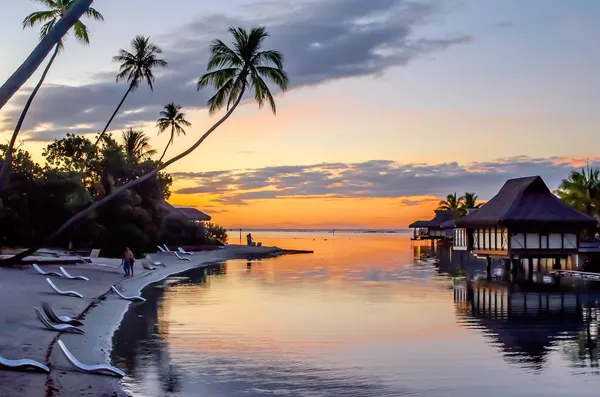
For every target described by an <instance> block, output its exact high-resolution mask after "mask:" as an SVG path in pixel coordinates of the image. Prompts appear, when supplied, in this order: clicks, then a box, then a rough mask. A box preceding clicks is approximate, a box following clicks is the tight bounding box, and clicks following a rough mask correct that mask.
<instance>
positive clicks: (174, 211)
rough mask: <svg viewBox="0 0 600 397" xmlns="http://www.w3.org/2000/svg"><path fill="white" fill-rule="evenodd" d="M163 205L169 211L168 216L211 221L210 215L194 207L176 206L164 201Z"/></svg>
mask: <svg viewBox="0 0 600 397" xmlns="http://www.w3.org/2000/svg"><path fill="white" fill-rule="evenodd" d="M161 207H162V208H163V209H164V210H165V211H167V213H168V215H167V217H168V218H183V219H186V220H189V221H210V219H211V217H210V215H207V214H205V213H204V212H202V211H200V210H197V209H196V208H192V207H174V206H172V205H171V204H169V203H167V202H166V201H164V202H163V203H162V204H161Z"/></svg>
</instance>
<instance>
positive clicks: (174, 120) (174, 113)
mask: <svg viewBox="0 0 600 397" xmlns="http://www.w3.org/2000/svg"><path fill="white" fill-rule="evenodd" d="M191 125H192V124H191V123H190V122H189V121H187V120H186V119H185V114H184V113H183V112H182V111H181V105H175V103H169V104H168V105H165V108H164V109H163V110H161V111H160V118H159V119H158V120H157V121H156V126H157V127H158V133H159V134H160V133H161V132H164V131H165V130H166V129H167V128H169V127H171V137H170V138H169V142H168V143H167V146H165V151H164V152H163V154H162V156H160V159H158V161H159V162H161V161H162V159H163V157H165V154H167V149H168V148H169V145H172V144H173V139H175V133H177V136H179V135H181V134H183V135H185V130H184V129H183V127H191Z"/></svg>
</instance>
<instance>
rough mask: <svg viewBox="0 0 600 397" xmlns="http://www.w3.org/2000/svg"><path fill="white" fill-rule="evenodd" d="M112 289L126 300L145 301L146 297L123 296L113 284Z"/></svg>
mask: <svg viewBox="0 0 600 397" xmlns="http://www.w3.org/2000/svg"><path fill="white" fill-rule="evenodd" d="M110 288H112V290H113V291H115V292H116V293H117V295H119V296H120V297H121V298H123V299H125V300H127V301H132V302H146V299H144V298H142V297H141V296H125V295H123V294H122V293H120V292H119V290H118V289H116V288H115V286H114V285H113V286H112V287H110Z"/></svg>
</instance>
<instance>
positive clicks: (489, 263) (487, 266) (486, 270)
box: [485, 256, 492, 281]
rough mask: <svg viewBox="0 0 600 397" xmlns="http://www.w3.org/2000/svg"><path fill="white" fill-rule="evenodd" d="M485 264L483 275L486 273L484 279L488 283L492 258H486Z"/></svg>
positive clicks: (490, 277)
mask: <svg viewBox="0 0 600 397" xmlns="http://www.w3.org/2000/svg"><path fill="white" fill-rule="evenodd" d="M485 261H486V264H485V273H486V277H487V279H488V281H490V280H491V279H492V258H491V257H489V256H487V257H486V258H485Z"/></svg>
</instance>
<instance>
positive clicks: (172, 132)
mask: <svg viewBox="0 0 600 397" xmlns="http://www.w3.org/2000/svg"><path fill="white" fill-rule="evenodd" d="M174 134H175V127H174V126H171V138H169V142H167V146H165V151H164V152H163V154H162V156H160V158H159V159H158V162H159V163H160V162H161V161H162V159H163V157H165V154H167V149H168V148H169V145H171V144H172V143H173V135H174Z"/></svg>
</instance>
